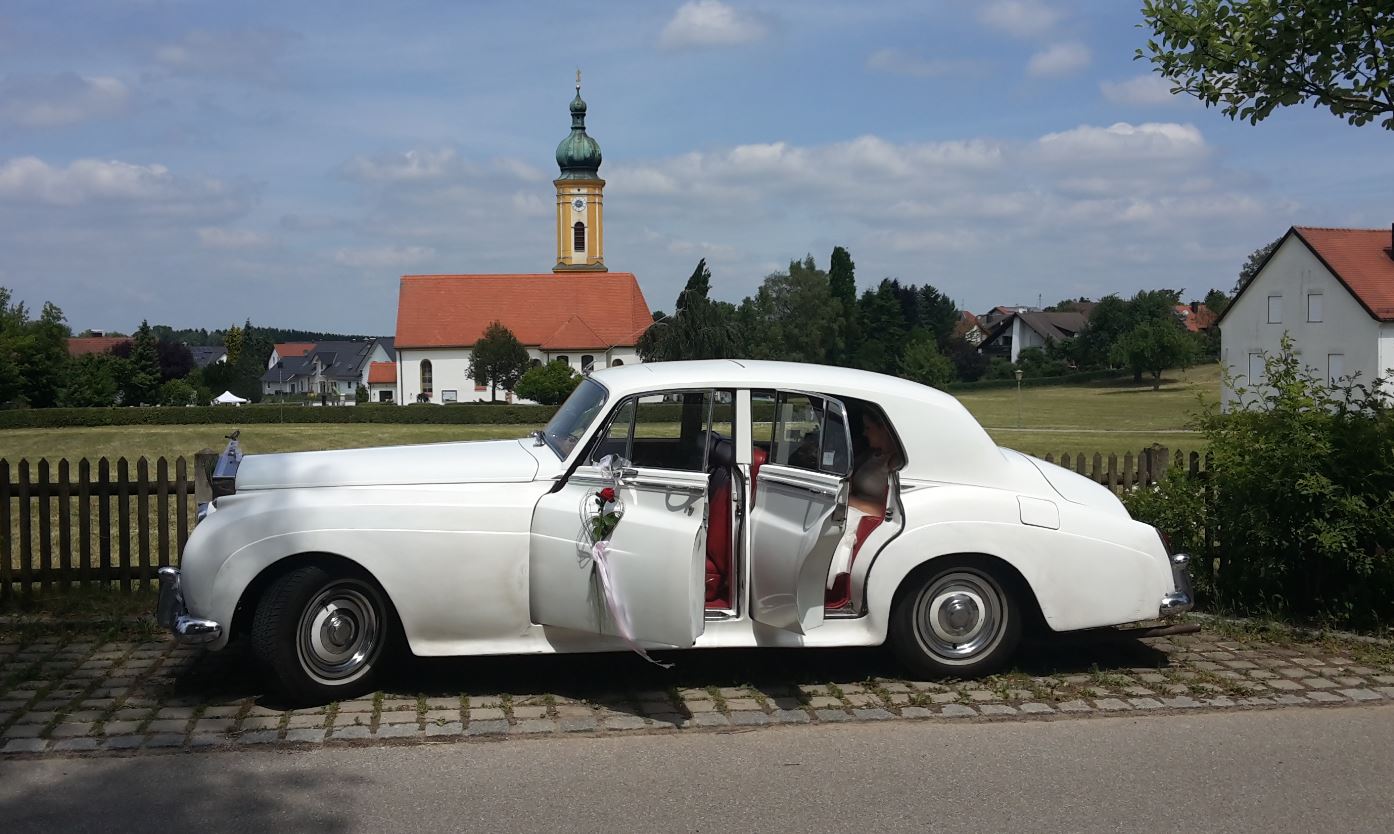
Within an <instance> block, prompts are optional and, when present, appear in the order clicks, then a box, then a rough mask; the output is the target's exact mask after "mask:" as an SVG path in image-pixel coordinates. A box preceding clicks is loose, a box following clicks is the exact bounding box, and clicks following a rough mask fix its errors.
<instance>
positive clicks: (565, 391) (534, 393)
mask: <svg viewBox="0 0 1394 834" xmlns="http://www.w3.org/2000/svg"><path fill="white" fill-rule="evenodd" d="M580 384H581V375H580V374H578V373H576V371H575V370H574V369H573V368H572V367H571V366H570V365H568V364H566V363H565V362H544V363H542V364H541V365H537V366H535V367H532V368H529V369H528V370H527V372H526V373H524V374H523V376H522V378H521V379H519V380H518V385H517V386H516V387H515V388H514V389H513V393H515V394H517V395H518V396H519V397H522V398H523V399H525V400H532V401H533V402H539V403H542V404H543V405H556V404H558V403H560V402H562V401H563V400H565V399H566V398H567V397H569V396H571V392H572V391H574V390H576V386H577V385H580Z"/></svg>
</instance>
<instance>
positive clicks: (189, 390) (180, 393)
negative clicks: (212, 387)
mask: <svg viewBox="0 0 1394 834" xmlns="http://www.w3.org/2000/svg"><path fill="white" fill-rule="evenodd" d="M197 398H198V390H197V389H196V388H194V386H193V385H190V384H189V382H188V381H186V380H183V379H171V380H169V381H168V382H166V383H165V384H163V385H161V386H160V405H168V406H181V407H182V406H186V405H194V404H195V402H196V401H197Z"/></svg>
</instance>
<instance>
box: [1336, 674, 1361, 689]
mask: <svg viewBox="0 0 1394 834" xmlns="http://www.w3.org/2000/svg"><path fill="white" fill-rule="evenodd" d="M1332 680H1334V681H1335V682H1336V683H1337V684H1339V685H1341V686H1353V687H1359V686H1364V685H1365V679H1364V678H1356V677H1351V676H1350V675H1340V676H1338V677H1335V678H1332Z"/></svg>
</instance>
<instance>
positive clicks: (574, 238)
mask: <svg viewBox="0 0 1394 834" xmlns="http://www.w3.org/2000/svg"><path fill="white" fill-rule="evenodd" d="M571 248H572V249H574V250H576V251H577V252H584V251H586V224H585V223H582V222H580V221H577V222H576V225H575V226H572V227H571Z"/></svg>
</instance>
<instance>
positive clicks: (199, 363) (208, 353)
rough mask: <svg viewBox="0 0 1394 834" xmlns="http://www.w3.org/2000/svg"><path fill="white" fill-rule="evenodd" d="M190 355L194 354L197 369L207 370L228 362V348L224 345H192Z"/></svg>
mask: <svg viewBox="0 0 1394 834" xmlns="http://www.w3.org/2000/svg"><path fill="white" fill-rule="evenodd" d="M189 353H191V354H193V357H194V367H196V368H206V367H208V366H209V365H216V364H218V363H220V362H226V361H227V348H225V347H223V346H222V345H190V346H189Z"/></svg>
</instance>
